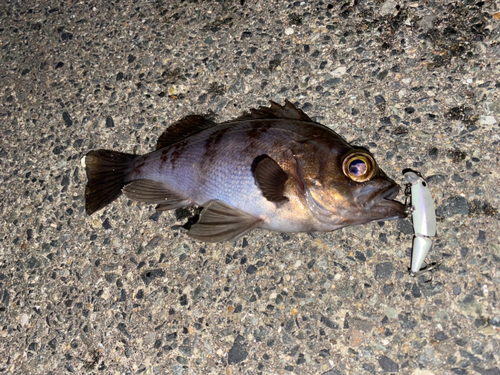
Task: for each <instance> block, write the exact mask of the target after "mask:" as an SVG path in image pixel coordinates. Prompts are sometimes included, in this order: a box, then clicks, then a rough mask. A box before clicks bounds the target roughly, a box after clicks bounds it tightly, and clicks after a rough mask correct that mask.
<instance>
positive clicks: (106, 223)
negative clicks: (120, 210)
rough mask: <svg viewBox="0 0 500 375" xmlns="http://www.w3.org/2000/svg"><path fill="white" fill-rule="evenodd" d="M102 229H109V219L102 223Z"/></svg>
mask: <svg viewBox="0 0 500 375" xmlns="http://www.w3.org/2000/svg"><path fill="white" fill-rule="evenodd" d="M102 227H103V228H104V229H111V228H112V227H111V224H110V223H109V218H106V220H104V222H103V223H102Z"/></svg>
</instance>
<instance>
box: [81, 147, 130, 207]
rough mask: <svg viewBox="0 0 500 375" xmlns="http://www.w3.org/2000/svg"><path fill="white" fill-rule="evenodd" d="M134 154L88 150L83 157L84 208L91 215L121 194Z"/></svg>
mask: <svg viewBox="0 0 500 375" xmlns="http://www.w3.org/2000/svg"><path fill="white" fill-rule="evenodd" d="M136 157H137V156H136V155H131V154H124V153H122V152H117V151H110V150H94V151H90V152H89V153H88V154H87V156H86V157H85V168H86V170H87V179H88V182H87V187H86V188H85V210H86V211H87V214H89V215H91V214H93V213H94V212H96V211H99V210H100V209H101V208H104V207H105V206H107V205H108V204H110V203H111V202H113V201H114V200H115V199H116V198H118V197H119V196H120V195H121V194H122V188H123V187H124V186H125V181H126V178H127V176H128V174H129V172H130V170H131V167H132V163H133V161H134V159H135V158H136Z"/></svg>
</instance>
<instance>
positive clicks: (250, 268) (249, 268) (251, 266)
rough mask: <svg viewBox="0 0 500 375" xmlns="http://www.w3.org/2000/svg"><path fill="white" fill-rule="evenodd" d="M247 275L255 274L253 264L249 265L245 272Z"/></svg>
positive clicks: (255, 269)
mask: <svg viewBox="0 0 500 375" xmlns="http://www.w3.org/2000/svg"><path fill="white" fill-rule="evenodd" d="M246 272H247V273H248V274H249V275H253V274H254V273H256V272H257V267H255V266H254V265H253V264H251V265H249V266H248V268H247V271H246Z"/></svg>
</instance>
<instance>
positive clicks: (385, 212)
mask: <svg viewBox="0 0 500 375" xmlns="http://www.w3.org/2000/svg"><path fill="white" fill-rule="evenodd" d="M400 190H401V188H400V187H399V185H394V186H389V187H388V188H386V189H384V190H382V191H381V192H380V193H379V195H377V196H376V198H375V199H374V200H373V205H372V207H370V212H371V213H373V214H380V215H382V217H380V218H378V219H375V220H376V221H380V220H393V219H399V218H404V217H406V216H407V215H408V214H407V213H406V207H405V205H404V204H402V203H401V202H398V201H396V200H394V198H396V197H397V195H398V194H399V191H400Z"/></svg>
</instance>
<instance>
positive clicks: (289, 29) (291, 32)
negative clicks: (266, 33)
mask: <svg viewBox="0 0 500 375" xmlns="http://www.w3.org/2000/svg"><path fill="white" fill-rule="evenodd" d="M285 34H286V35H292V34H293V28H292V27H287V28H286V29H285Z"/></svg>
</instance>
